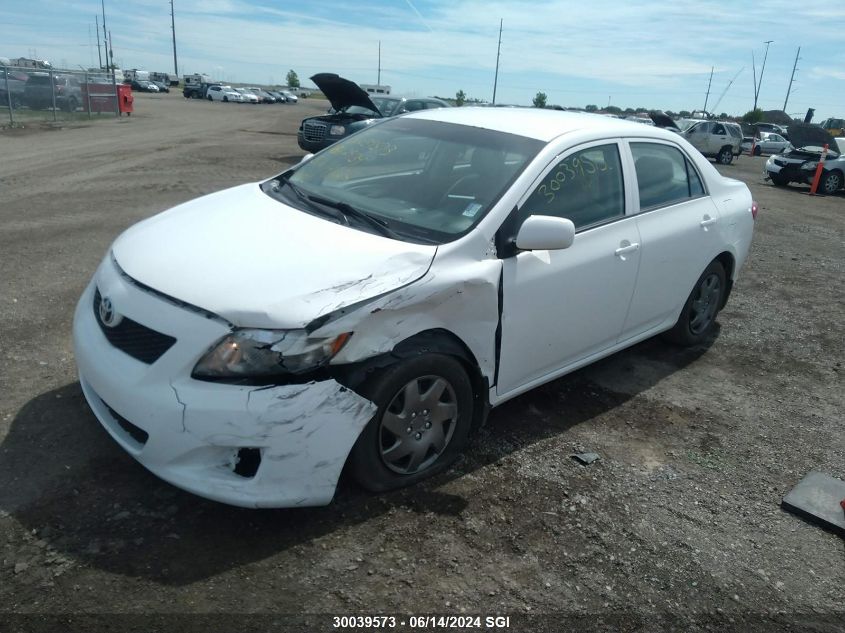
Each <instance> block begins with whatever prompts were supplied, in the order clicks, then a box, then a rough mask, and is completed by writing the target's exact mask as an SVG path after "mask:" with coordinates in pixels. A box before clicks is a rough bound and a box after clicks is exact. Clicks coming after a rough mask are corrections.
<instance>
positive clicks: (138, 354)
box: [94, 289, 176, 365]
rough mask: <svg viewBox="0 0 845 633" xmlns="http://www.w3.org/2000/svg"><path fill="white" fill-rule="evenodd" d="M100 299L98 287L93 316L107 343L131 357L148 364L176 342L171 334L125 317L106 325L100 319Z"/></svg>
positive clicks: (95, 294)
mask: <svg viewBox="0 0 845 633" xmlns="http://www.w3.org/2000/svg"><path fill="white" fill-rule="evenodd" d="M100 301H102V297H101V296H100V291H99V289H98V290H97V291H96V292H95V293H94V318H95V319H97V324H98V325H99V326H100V330H102V332H103V335H104V336H105V337H106V339H108V342H109V343H111V344H112V345H114V346H115V347H116V348H117V349H119V350H120V351H121V352H124V353H126V354H129V355H130V356H131V357H132V358H134V359H136V360H139V361H141V362H142V363H146V364H147V365H150V364H152V363H154V362H156V361H157V360H158V359H159V358H161V356H162V354H164V353H165V352H166V351H167V350H169V349H170V348H171V347H172V346H173V344H174V343H175V342H176V339H175V338H173V337H172V336H168V335H167V334H162V333H161V332H156V331H155V330H152V329H150V328H148V327H147V326H145V325H141V324H140V323H137V322H136V321H133V320H132V319H127V318H126V317H123V320H122V321H121V322H120V323H118V324H117V325H116V326H114V327H109V326H107V325H106V324H105V323H103V321H102V319H100Z"/></svg>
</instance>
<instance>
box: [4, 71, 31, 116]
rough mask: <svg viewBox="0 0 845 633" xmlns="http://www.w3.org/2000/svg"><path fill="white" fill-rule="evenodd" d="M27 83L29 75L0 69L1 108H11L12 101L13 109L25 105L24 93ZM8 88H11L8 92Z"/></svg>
mask: <svg viewBox="0 0 845 633" xmlns="http://www.w3.org/2000/svg"><path fill="white" fill-rule="evenodd" d="M7 74H8V77H7ZM27 81H29V75H27V74H26V73H25V72H23V71H20V70H8V69H6V68H0V107H9V102H10V101H11V104H12V108H19V107H20V106H21V105H23V93H24V89H25V88H26V82H27ZM6 86H8V87H9V88H8V90H7V89H6ZM10 97H11V98H10Z"/></svg>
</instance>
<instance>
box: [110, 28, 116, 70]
mask: <svg viewBox="0 0 845 633" xmlns="http://www.w3.org/2000/svg"><path fill="white" fill-rule="evenodd" d="M109 57H110V58H111V69H112V73H114V71H115V70H116V69H117V66H115V65H114V46H113V42H112V39H111V31H109Z"/></svg>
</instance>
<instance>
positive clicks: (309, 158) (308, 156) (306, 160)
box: [297, 153, 314, 165]
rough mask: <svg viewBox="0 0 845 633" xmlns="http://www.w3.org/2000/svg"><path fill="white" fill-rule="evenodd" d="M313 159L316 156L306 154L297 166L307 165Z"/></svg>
mask: <svg viewBox="0 0 845 633" xmlns="http://www.w3.org/2000/svg"><path fill="white" fill-rule="evenodd" d="M312 158H314V154H310V153H309V154H306V155H305V156H303V157H302V158H300V159H299V162H298V163H297V165H301V164H302V163H307V162H308V161H309V160H311V159H312Z"/></svg>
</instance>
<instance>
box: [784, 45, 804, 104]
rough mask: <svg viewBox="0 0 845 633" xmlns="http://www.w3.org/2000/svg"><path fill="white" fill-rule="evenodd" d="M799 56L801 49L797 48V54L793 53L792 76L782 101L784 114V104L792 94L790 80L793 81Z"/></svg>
mask: <svg viewBox="0 0 845 633" xmlns="http://www.w3.org/2000/svg"><path fill="white" fill-rule="evenodd" d="M800 54H801V47H800V46H799V47H798V52H797V53H795V63H794V64H792V76H791V77H790V78H789V88H787V89H786V98H785V99H784V100H783V111H784V112H786V102H787V101H789V93H790V92H792V80H793V79H795V69H796V68H798V60H799V59H801V58H800V57H798V56H799V55H800Z"/></svg>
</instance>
